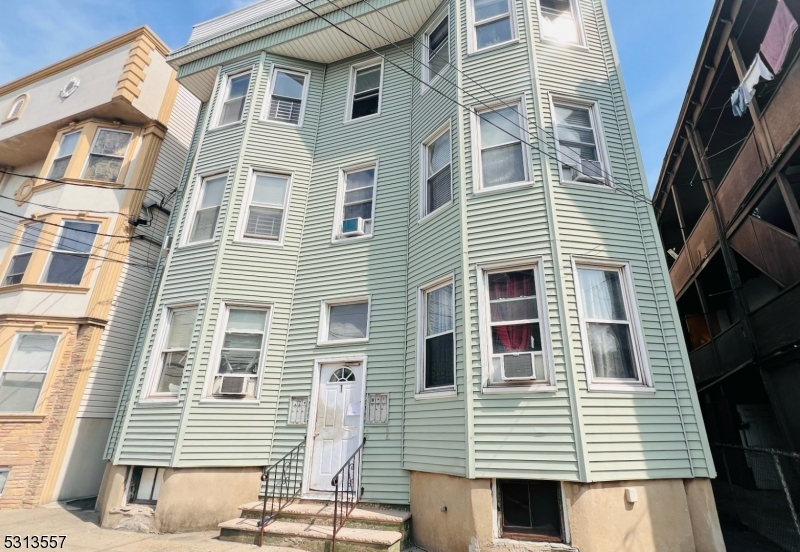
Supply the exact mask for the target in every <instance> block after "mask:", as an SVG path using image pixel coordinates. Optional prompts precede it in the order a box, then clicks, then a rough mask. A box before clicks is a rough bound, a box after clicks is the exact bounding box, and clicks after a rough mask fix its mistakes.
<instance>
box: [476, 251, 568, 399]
mask: <svg viewBox="0 0 800 552" xmlns="http://www.w3.org/2000/svg"><path fill="white" fill-rule="evenodd" d="M522 270H532V271H533V273H534V284H535V286H536V308H537V309H538V311H539V332H540V337H541V340H542V360H543V362H544V380H542V381H531V383H530V384H529V385H527V386H526V385H520V384H519V383H517V384H514V383H509V384H505V385H504V384H500V383H494V384H492V383H491V370H492V331H491V325H490V321H491V314H490V304H489V283H488V282H489V280H488V279H489V275H490V274H496V273H498V272H516V271H522ZM476 272H477V277H478V279H477V282H478V286H477V292H478V320H479V324H480V347H481V388H482V393H484V394H487V395H491V394H503V393H532V392H533V393H536V392H544V393H552V392H555V391H556V390H557V389H556V380H555V373H554V372H555V370H554V369H553V367H554V366H555V360H554V358H553V348H552V342H551V335H550V320H549V316H548V309H547V291H546V289H545V285H546V281H545V277H544V263H543V260H542V258H541V257H526V258H522V259H515V260H511V261H504V262H497V263H486V264H480V265H478V266H477V268H476Z"/></svg>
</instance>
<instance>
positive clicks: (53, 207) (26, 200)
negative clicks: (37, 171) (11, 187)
mask: <svg viewBox="0 0 800 552" xmlns="http://www.w3.org/2000/svg"><path fill="white" fill-rule="evenodd" d="M0 199H8V200H9V201H16V202H17V203H27V204H29V205H36V206H37V207H44V208H45V209H54V210H57V209H58V210H62V209H64V207H59V206H58V205H47V204H46V203H36V202H35V201H31V200H29V199H17V198H15V197H9V196H6V195H3V194H0ZM67 210H68V211H78V212H82V213H95V214H99V215H122V216H123V217H128V216H131V213H122V212H120V211H98V210H96V209H84V208H80V209H67Z"/></svg>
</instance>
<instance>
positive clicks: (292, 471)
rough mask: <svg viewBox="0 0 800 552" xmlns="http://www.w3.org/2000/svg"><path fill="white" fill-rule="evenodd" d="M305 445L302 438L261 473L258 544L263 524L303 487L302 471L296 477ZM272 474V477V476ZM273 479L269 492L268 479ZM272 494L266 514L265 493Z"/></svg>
mask: <svg viewBox="0 0 800 552" xmlns="http://www.w3.org/2000/svg"><path fill="white" fill-rule="evenodd" d="M305 446H306V440H305V439H303V440H302V441H300V443H298V445H297V446H296V447H294V448H293V449H292V450H290V451H289V452H288V453H286V455H284V457H283V458H281V459H280V460H278V461H277V462H275V463H274V464H272V465H271V466H268V467H266V468H264V473H262V474H261V481H263V482H264V502H263V505H262V507H261V520H260V521H259V522H258V527H259V534H258V546H261V545H262V544H263V543H264V526H265V525H266V524H267V523H268V522H269V521H272V520H274V519H275V516H277V515H278V514H279V513H280V512H281V510H283V509H284V508H285V507H286V506H287V505H288V504H289V503H290V502H291V501H292V500H293V499H294V497H296V496H297V495H298V494H299V493H300V491H301V490H302V488H303V483H302V473H301V474H300V477H298V473H297V472H298V469H299V467H300V463H301V456H300V451H301V449H303V447H305ZM273 476H274V477H273ZM271 479H274V481H273V484H272V489H273V492H272V493H270V492H269V490H270V480H271ZM278 483H280V491H279V492H278V496H277V497H276V496H275V492H274V490H275V488H276V487H277V486H278ZM269 494H272V496H270V497H269V499H270V509H269V515H267V495H269ZM276 498H277V499H278V507H277V508H276V507H275V499H276Z"/></svg>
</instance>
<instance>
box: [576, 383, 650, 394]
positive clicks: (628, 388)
mask: <svg viewBox="0 0 800 552" xmlns="http://www.w3.org/2000/svg"><path fill="white" fill-rule="evenodd" d="M587 389H588V391H589V393H644V394H646V395H655V394H656V388H655V387H650V386H648V385H641V384H633V383H631V384H625V383H588V386H587Z"/></svg>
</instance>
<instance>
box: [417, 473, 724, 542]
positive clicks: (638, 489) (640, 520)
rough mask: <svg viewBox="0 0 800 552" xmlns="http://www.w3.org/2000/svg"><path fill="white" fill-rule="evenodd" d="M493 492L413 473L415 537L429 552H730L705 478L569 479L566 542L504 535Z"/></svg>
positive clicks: (483, 485) (487, 485)
mask: <svg viewBox="0 0 800 552" xmlns="http://www.w3.org/2000/svg"><path fill="white" fill-rule="evenodd" d="M626 490H627V493H626ZM493 493H494V489H493V485H492V481H491V480H490V479H473V480H470V479H465V478H460V477H452V476H447V475H438V474H431V473H422V472H412V473H411V527H412V536H413V541H414V543H415V544H417V545H418V546H420V547H422V548H424V549H425V550H428V551H429V552H453V551H464V552H494V551H501V550H503V551H506V552H508V551H512V550H513V551H520V552H522V551H528V552H551V551H552V552H555V551H557V550H565V551H567V550H568V551H580V552H623V551H625V552H628V551H629V552H724V551H725V545H724V543H723V541H722V534H721V531H720V528H719V519H718V518H717V511H716V506H715V504H714V498H713V495H712V493H711V485H710V482H709V480H707V479H692V480H686V481H684V480H681V479H664V480H648V481H618V482H611V483H590V484H586V483H564V485H563V493H562V500H563V503H564V504H563V505H564V510H565V513H566V517H567V527H568V530H569V535H570V539H569V540H570V542H569V543H568V544H549V543H533V542H523V541H512V540H508V539H502V538H499V537H498V536H497V534H496V532H497V521H496V515H497V514H496V506H495V504H494V496H493ZM628 498H635V502H631V501H629V500H628Z"/></svg>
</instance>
